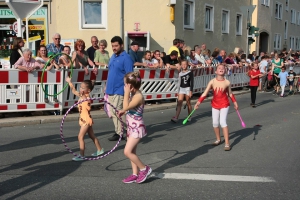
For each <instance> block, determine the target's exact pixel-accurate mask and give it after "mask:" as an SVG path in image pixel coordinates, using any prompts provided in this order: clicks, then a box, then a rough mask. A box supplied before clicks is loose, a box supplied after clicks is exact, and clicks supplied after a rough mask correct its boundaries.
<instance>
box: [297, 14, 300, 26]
mask: <svg viewBox="0 0 300 200" xmlns="http://www.w3.org/2000/svg"><path fill="white" fill-rule="evenodd" d="M297 16H298V19H297V24H298V25H300V11H298V12H297Z"/></svg>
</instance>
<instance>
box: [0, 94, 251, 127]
mask: <svg viewBox="0 0 300 200" xmlns="http://www.w3.org/2000/svg"><path fill="white" fill-rule="evenodd" d="M233 93H234V94H235V95H241V94H245V93H249V90H238V91H233ZM211 98H212V96H209V97H208V98H206V99H205V102H209V101H210V100H211ZM197 99H198V97H193V98H192V105H194V104H195V103H196V101H197ZM175 106H176V102H174V101H171V102H163V103H161V104H152V105H151V106H148V105H145V109H144V112H152V111H159V110H165V109H170V108H174V109H175ZM75 109H76V110H77V108H74V110H75ZM36 114H38V113H36ZM91 115H92V117H93V119H100V118H105V117H107V115H106V113H105V112H104V111H103V110H92V111H91ZM5 117H6V118H0V127H11V126H26V125H37V124H46V123H61V121H62V117H63V115H39V116H30V117H20V113H7V114H6V116H5ZM78 117H79V113H78V112H77V111H76V112H74V113H72V114H68V116H67V118H66V119H65V121H77V120H78Z"/></svg>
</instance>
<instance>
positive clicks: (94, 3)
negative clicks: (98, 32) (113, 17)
mask: <svg viewBox="0 0 300 200" xmlns="http://www.w3.org/2000/svg"><path fill="white" fill-rule="evenodd" d="M79 3H80V7H79V8H80V17H81V19H80V21H81V28H106V26H107V13H106V11H107V8H106V7H107V0H79Z"/></svg>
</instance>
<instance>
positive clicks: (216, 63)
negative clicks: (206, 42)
mask: <svg viewBox="0 0 300 200" xmlns="http://www.w3.org/2000/svg"><path fill="white" fill-rule="evenodd" d="M218 55H219V52H218V51H214V52H213V53H212V54H211V57H212V59H211V61H212V64H213V66H214V67H216V66H218V65H219V64H220V61H219V60H218V59H217V57H218Z"/></svg>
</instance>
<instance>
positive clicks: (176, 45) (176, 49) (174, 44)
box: [168, 39, 180, 61]
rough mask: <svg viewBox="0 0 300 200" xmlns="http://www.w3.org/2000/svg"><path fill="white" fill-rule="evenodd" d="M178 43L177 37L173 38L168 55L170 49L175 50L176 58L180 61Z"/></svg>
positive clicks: (170, 50)
mask: <svg viewBox="0 0 300 200" xmlns="http://www.w3.org/2000/svg"><path fill="white" fill-rule="evenodd" d="M179 45H180V42H179V39H174V40H173V46H171V47H170V49H169V51H168V55H170V54H171V52H172V51H177V53H178V56H177V59H178V60H179V61H180V51H179V49H178V48H179Z"/></svg>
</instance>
